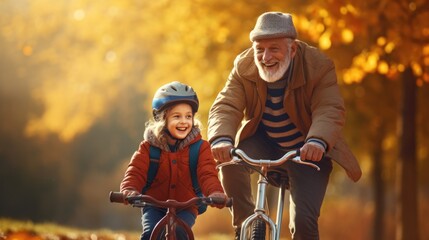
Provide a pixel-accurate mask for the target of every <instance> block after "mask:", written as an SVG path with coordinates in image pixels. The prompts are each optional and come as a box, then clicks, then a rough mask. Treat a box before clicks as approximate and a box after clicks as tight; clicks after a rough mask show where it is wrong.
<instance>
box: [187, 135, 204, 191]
mask: <svg viewBox="0 0 429 240" xmlns="http://www.w3.org/2000/svg"><path fill="white" fill-rule="evenodd" d="M202 142H203V141H202V140H201V139H200V140H199V141H197V142H195V143H193V144H191V146H190V147H189V168H190V172H191V179H192V187H193V188H194V191H195V193H196V194H197V196H200V195H202V194H201V188H200V185H199V184H198V177H197V166H198V157H199V155H200V147H201V143H202ZM199 194H200V195H199Z"/></svg>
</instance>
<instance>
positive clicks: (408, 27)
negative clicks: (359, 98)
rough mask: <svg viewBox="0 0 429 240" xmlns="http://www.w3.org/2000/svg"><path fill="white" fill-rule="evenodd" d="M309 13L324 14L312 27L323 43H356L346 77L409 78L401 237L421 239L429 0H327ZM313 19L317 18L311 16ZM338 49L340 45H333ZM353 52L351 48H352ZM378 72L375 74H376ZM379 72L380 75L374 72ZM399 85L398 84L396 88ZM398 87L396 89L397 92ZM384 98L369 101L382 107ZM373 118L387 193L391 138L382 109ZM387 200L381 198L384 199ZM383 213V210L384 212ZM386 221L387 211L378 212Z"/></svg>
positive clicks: (400, 175) (400, 183) (400, 174)
mask: <svg viewBox="0 0 429 240" xmlns="http://www.w3.org/2000/svg"><path fill="white" fill-rule="evenodd" d="M307 16H309V17H308V18H305V17H303V18H304V19H314V17H316V18H319V19H320V20H319V21H316V22H320V23H322V24H321V25H319V27H318V28H316V29H319V31H312V32H311V33H312V35H313V37H314V38H319V46H320V47H321V48H324V49H330V48H337V49H341V47H342V46H343V45H344V44H348V45H350V46H352V47H350V48H349V50H351V51H350V52H351V53H353V54H355V56H353V61H352V62H351V64H350V67H349V69H348V70H347V71H345V72H344V74H343V76H342V79H343V81H344V82H345V83H353V82H358V83H360V82H361V81H363V80H367V81H368V80H370V81H375V80H377V81H382V80H383V81H385V80H384V79H391V80H397V81H401V82H402V83H403V84H402V85H401V86H400V87H399V88H401V89H402V92H401V96H402V101H401V109H402V111H401V115H400V117H399V119H400V120H401V121H400V122H401V127H400V129H399V130H400V132H401V135H400V136H401V140H400V141H399V143H400V147H399V149H400V151H399V156H398V159H399V161H398V164H397V176H396V177H397V187H398V202H397V203H398V207H397V210H398V211H397V227H396V229H397V233H396V238H397V239H418V238H419V237H418V235H419V227H418V226H419V225H418V218H417V217H418V210H417V207H418V202H417V177H416V176H417V155H416V149H417V147H418V144H417V142H416V139H417V135H416V126H417V122H416V118H417V116H418V112H417V106H418V105H417V103H416V98H417V95H416V94H417V90H418V88H419V87H420V88H421V87H422V86H423V85H424V84H425V83H428V82H429V62H428V59H429V23H428V21H427V19H428V17H429V5H428V4H427V3H426V1H413V2H409V1H405V0H394V1H340V0H331V1H328V2H326V3H322V4H319V3H315V4H314V5H313V7H312V8H310V10H309V11H308V13H307ZM308 22H309V23H310V24H308V25H312V24H311V23H312V22H311V21H310V20H309V21H308ZM332 51H335V50H332ZM350 52H349V53H350ZM371 76H372V77H371ZM374 76H375V78H374ZM385 90H386V89H383V91H380V93H382V94H391V92H390V91H385ZM396 91H398V90H396ZM396 91H393V92H396ZM377 106H378V104H375V105H372V106H368V107H369V108H373V107H376V108H374V110H378V111H380V108H389V106H388V105H386V106H378V107H377ZM371 116H375V118H372V120H371V122H372V125H369V126H367V128H368V127H371V126H374V127H375V128H374V129H373V132H374V133H378V136H379V137H378V138H373V139H374V140H376V139H378V140H376V141H375V142H373V143H375V144H374V145H373V149H374V154H373V157H374V171H375V174H374V178H375V182H374V183H375V187H376V189H375V192H376V193H380V192H381V193H383V186H382V184H380V183H379V181H381V178H380V176H381V174H382V171H381V168H382V166H381V165H380V162H379V161H380V160H381V159H380V158H381V157H382V156H381V155H380V154H381V152H380V151H379V150H377V149H380V148H381V147H382V142H383V141H384V140H383V138H384V139H386V137H387V135H386V131H388V130H389V128H386V127H387V126H388V125H384V122H387V121H390V122H392V121H393V119H390V120H387V121H382V122H381V121H380V118H379V115H378V116H377V114H371ZM376 196H377V199H376V206H375V208H376V209H381V208H382V207H383V206H382V199H380V198H382V195H376ZM380 200H381V201H380ZM379 214H382V212H379ZM377 218H378V219H379V220H378V221H376V223H377V222H379V221H381V220H380V219H381V218H382V216H380V215H378V216H377ZM377 229H382V227H381V223H379V224H377V225H376V226H375V230H376V232H375V235H374V239H380V238H381V233H380V232H378V233H377Z"/></svg>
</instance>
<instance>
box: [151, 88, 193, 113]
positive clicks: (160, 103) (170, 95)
mask: <svg viewBox="0 0 429 240" xmlns="http://www.w3.org/2000/svg"><path fill="white" fill-rule="evenodd" d="M176 103H188V104H189V105H191V107H192V111H193V112H194V113H196V112H197V111H198V106H199V102H198V97H197V94H196V93H195V91H194V90H193V89H192V87H190V86H188V85H186V84H183V83H180V82H177V81H175V82H171V83H168V84H165V85H164V86H162V87H160V88H159V89H158V90H157V91H156V93H155V96H154V97H153V100H152V111H153V116H154V117H156V115H157V114H158V113H160V112H161V111H163V110H165V109H166V108H167V107H169V106H171V105H172V104H176Z"/></svg>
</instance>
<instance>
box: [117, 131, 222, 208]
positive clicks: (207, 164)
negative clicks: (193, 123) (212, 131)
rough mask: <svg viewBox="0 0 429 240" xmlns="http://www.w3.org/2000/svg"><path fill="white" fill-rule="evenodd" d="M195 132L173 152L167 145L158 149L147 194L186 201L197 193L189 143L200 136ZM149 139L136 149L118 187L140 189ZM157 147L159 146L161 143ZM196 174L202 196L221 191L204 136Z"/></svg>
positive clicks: (143, 179)
mask: <svg viewBox="0 0 429 240" xmlns="http://www.w3.org/2000/svg"><path fill="white" fill-rule="evenodd" d="M194 132H195V131H194ZM190 135H192V134H190ZM194 135H195V137H193V138H192V139H187V140H188V141H187V144H186V145H183V144H182V146H181V145H179V149H178V150H177V151H176V152H170V151H169V150H166V149H163V150H162V151H161V156H160V162H159V168H158V172H157V174H156V177H155V179H154V181H153V183H152V185H151V186H150V188H149V189H148V190H147V191H146V193H145V194H146V195H150V196H152V197H154V198H156V199H158V200H161V201H165V200H167V199H175V200H177V201H187V200H189V199H191V198H193V197H195V196H196V195H195V192H194V190H193V187H192V180H191V174H190V168H189V145H190V144H192V143H194V142H196V141H198V140H199V139H201V134H200V133H199V131H198V132H197V133H195V134H194ZM149 140H150V138H149ZM149 142H150V141H148V140H144V141H143V142H141V143H140V146H139V149H138V150H137V151H136V152H135V153H134V155H133V156H132V158H131V161H130V163H129V165H128V168H127V170H126V172H125V176H124V179H123V180H122V183H121V191H123V190H125V189H134V190H137V191H138V192H141V191H142V189H143V187H144V186H145V185H146V180H147V173H148V168H149V147H150V145H151V144H150V143H149ZM158 147H161V149H162V146H158ZM197 177H198V182H199V185H200V187H201V191H202V193H203V194H204V195H205V196H209V195H210V194H212V193H213V192H223V189H222V185H221V184H220V181H219V179H218V172H217V170H216V163H215V160H214V158H213V155H212V152H211V149H210V144H209V143H208V142H207V141H205V140H203V143H202V144H201V148H200V152H199V158H198V165H197ZM192 212H193V213H194V214H195V215H197V207H194V208H193V209H192Z"/></svg>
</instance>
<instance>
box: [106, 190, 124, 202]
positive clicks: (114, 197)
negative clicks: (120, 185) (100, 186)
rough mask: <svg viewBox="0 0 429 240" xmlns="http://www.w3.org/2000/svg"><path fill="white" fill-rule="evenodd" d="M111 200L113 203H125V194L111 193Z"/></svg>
mask: <svg viewBox="0 0 429 240" xmlns="http://www.w3.org/2000/svg"><path fill="white" fill-rule="evenodd" d="M109 199H110V202H112V203H123V202H124V194H122V193H121V192H112V191H111V192H110V193H109Z"/></svg>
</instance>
